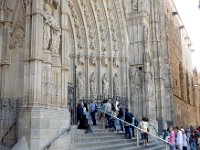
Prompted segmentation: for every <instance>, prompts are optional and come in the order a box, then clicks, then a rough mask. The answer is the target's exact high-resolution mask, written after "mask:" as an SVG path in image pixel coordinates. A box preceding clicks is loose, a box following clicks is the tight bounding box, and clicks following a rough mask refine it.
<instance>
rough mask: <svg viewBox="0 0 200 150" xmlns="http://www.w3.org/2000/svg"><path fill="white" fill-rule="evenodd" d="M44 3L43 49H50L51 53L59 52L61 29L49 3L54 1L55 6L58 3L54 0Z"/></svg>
mask: <svg viewBox="0 0 200 150" xmlns="http://www.w3.org/2000/svg"><path fill="white" fill-rule="evenodd" d="M47 2H48V3H45V5H44V12H43V17H44V27H43V49H50V50H51V52H52V53H53V54H58V53H59V47H60V35H61V29H60V26H59V24H58V21H57V20H56V19H55V13H56V11H55V10H54V14H53V13H52V12H53V9H52V7H51V6H50V4H54V3H55V5H56V6H55V7H57V5H58V4H59V2H57V1H56V0H47Z"/></svg>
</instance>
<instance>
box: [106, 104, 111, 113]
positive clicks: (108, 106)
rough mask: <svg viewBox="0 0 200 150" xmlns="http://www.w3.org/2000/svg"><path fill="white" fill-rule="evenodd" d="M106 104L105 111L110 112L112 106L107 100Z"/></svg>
mask: <svg viewBox="0 0 200 150" xmlns="http://www.w3.org/2000/svg"><path fill="white" fill-rule="evenodd" d="M106 106H107V107H106V112H109V113H111V111H112V109H111V107H112V105H111V103H109V102H107V104H106Z"/></svg>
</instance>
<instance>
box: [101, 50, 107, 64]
mask: <svg viewBox="0 0 200 150" xmlns="http://www.w3.org/2000/svg"><path fill="white" fill-rule="evenodd" d="M101 62H102V65H104V66H105V67H107V66H108V58H106V54H105V52H104V53H103V54H102V60H101Z"/></svg>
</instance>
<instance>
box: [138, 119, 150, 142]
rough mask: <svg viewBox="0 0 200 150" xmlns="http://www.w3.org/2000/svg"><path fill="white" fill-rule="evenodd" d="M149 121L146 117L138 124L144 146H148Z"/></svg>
mask: <svg viewBox="0 0 200 150" xmlns="http://www.w3.org/2000/svg"><path fill="white" fill-rule="evenodd" d="M148 121H149V119H148V118H147V117H143V118H142V121H141V123H140V127H141V129H142V139H143V141H144V146H147V145H148V128H149V123H148Z"/></svg>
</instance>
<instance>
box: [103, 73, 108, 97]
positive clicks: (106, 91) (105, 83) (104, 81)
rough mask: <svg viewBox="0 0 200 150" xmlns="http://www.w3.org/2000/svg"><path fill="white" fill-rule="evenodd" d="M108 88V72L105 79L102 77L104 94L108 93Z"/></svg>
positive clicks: (104, 76)
mask: <svg viewBox="0 0 200 150" xmlns="http://www.w3.org/2000/svg"><path fill="white" fill-rule="evenodd" d="M108 88H109V84H108V77H107V74H106V73H104V75H103V79H102V94H103V95H104V96H106V95H108Z"/></svg>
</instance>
